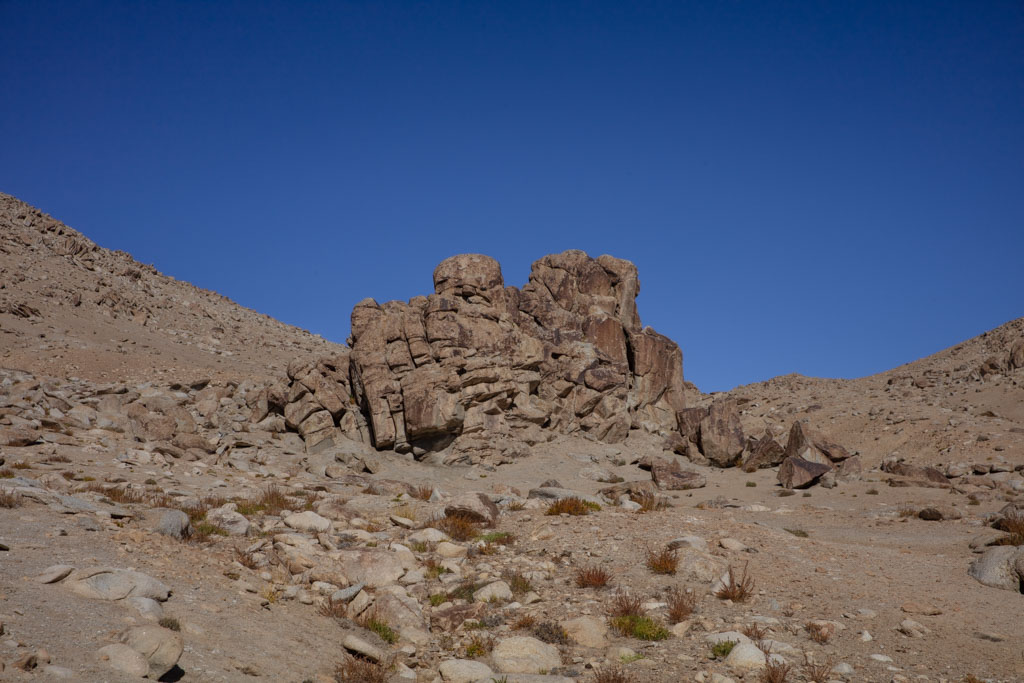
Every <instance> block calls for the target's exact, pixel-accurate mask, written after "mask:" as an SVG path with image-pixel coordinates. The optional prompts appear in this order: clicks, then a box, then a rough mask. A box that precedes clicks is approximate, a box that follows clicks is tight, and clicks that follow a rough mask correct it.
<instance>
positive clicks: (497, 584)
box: [473, 581, 512, 602]
mask: <svg viewBox="0 0 1024 683" xmlns="http://www.w3.org/2000/svg"><path fill="white" fill-rule="evenodd" d="M473 600H474V601H475V602H492V601H504V602H507V601H510V600H512V589H511V588H509V586H508V584H507V583H505V582H504V581H494V582H493V583H489V584H487V585H486V586H484V587H483V588H481V589H479V590H478V591H476V592H475V593H473Z"/></svg>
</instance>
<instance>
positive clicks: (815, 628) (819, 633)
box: [804, 621, 835, 645]
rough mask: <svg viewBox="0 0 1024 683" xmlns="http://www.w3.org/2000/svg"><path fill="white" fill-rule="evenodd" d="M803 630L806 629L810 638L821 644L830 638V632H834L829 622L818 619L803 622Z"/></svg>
mask: <svg viewBox="0 0 1024 683" xmlns="http://www.w3.org/2000/svg"><path fill="white" fill-rule="evenodd" d="M804 630H806V631H807V635H808V636H810V638H811V640H813V641H814V642H816V643H820V644H822V645H824V644H825V643H827V642H828V641H829V640H831V639H832V634H833V633H835V629H834V628H833V627H832V626H831V625H830V624H827V623H823V622H820V621H809V622H807V623H806V624H804Z"/></svg>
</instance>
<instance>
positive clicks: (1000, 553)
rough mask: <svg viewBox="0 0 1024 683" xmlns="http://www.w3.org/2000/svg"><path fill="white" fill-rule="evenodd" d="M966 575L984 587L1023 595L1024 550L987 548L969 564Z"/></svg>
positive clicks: (1011, 547)
mask: <svg viewBox="0 0 1024 683" xmlns="http://www.w3.org/2000/svg"><path fill="white" fill-rule="evenodd" d="M967 573H968V574H969V575H970V576H971V577H972V578H974V579H976V580H977V581H979V582H981V583H983V584H985V585H986V586H991V587H992V588H1002V589H1003V590H1008V591H1013V592H1015V593H1024V548H1021V547H1019V546H995V547H992V548H989V549H988V550H986V551H985V552H984V553H983V554H982V555H981V556H980V557H979V558H977V559H976V560H974V562H972V563H971V566H970V569H968V571H967Z"/></svg>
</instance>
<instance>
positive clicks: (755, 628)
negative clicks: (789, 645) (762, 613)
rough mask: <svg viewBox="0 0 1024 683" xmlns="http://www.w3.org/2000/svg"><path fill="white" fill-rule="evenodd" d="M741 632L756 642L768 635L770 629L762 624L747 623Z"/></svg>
mask: <svg viewBox="0 0 1024 683" xmlns="http://www.w3.org/2000/svg"><path fill="white" fill-rule="evenodd" d="M741 633H743V635H745V636H746V637H747V638H750V639H751V640H752V641H754V642H755V643H756V642H758V641H760V640H764V637H765V636H766V635H768V629H766V628H765V627H764V626H762V625H761V624H747V625H746V626H744V627H743V630H742V631H741Z"/></svg>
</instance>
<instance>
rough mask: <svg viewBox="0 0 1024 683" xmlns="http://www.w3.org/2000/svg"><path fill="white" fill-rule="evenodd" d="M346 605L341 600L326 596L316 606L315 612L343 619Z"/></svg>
mask: <svg viewBox="0 0 1024 683" xmlns="http://www.w3.org/2000/svg"><path fill="white" fill-rule="evenodd" d="M347 607H348V605H346V604H345V603H344V602H342V601H341V600H334V599H333V598H331V597H328V598H327V599H326V600H324V601H323V602H321V603H320V604H319V605H317V606H316V613H317V614H319V615H321V616H324V617H330V618H332V619H344V618H345V615H346V610H347Z"/></svg>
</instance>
